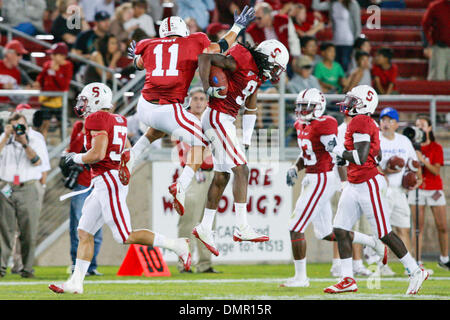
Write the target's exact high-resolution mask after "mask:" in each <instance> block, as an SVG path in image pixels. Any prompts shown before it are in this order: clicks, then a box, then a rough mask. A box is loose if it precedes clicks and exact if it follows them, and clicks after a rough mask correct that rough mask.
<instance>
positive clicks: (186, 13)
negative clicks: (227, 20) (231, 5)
mask: <svg viewBox="0 0 450 320" xmlns="http://www.w3.org/2000/svg"><path fill="white" fill-rule="evenodd" d="M177 4H178V14H177V15H178V16H179V17H181V18H182V19H187V18H193V19H195V21H197V24H198V26H199V27H200V29H201V30H206V27H208V24H209V22H210V12H211V13H212V12H213V10H214V9H215V7H216V5H215V3H214V0H177Z"/></svg>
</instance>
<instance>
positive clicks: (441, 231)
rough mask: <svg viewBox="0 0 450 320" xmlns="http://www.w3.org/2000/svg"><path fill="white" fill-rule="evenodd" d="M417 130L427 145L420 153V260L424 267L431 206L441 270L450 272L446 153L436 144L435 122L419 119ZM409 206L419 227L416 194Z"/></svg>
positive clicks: (410, 196) (424, 145) (413, 192)
mask: <svg viewBox="0 0 450 320" xmlns="http://www.w3.org/2000/svg"><path fill="white" fill-rule="evenodd" d="M416 126H417V127H419V128H420V129H422V130H423V131H424V132H425V134H426V141H425V142H424V143H421V145H420V151H416V153H417V158H418V159H419V162H420V164H421V166H422V170H423V171H422V179H423V183H422V185H420V187H419V194H418V195H419V198H418V204H419V231H420V233H419V255H418V257H416V260H417V262H418V263H419V264H422V241H423V227H424V221H425V218H424V215H425V206H429V207H430V209H431V212H432V213H433V217H434V222H435V224H436V229H437V236H438V239H439V248H440V253H441V254H440V259H439V262H438V266H440V267H442V268H444V269H446V270H450V261H449V257H448V230H447V213H446V201H445V193H444V185H443V182H442V178H441V176H440V173H441V168H442V166H444V150H443V148H442V145H441V144H439V143H438V142H436V138H435V136H434V133H433V127H432V125H431V120H430V118H429V117H426V116H419V117H418V119H417V120H416ZM408 203H409V204H410V205H411V212H412V213H413V214H412V216H413V225H416V215H415V212H416V206H415V204H416V193H415V191H410V192H409V193H408ZM412 243H413V246H416V237H415V235H413V241H412Z"/></svg>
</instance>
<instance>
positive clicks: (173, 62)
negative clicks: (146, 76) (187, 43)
mask: <svg viewBox="0 0 450 320" xmlns="http://www.w3.org/2000/svg"><path fill="white" fill-rule="evenodd" d="M167 51H169V53H170V61H169V69H167V70H163V68H162V66H163V56H165V55H163V44H162V43H160V44H158V45H157V46H156V47H155V49H153V53H154V55H155V69H153V71H152V76H154V77H163V76H178V70H177V63H178V43H174V44H172V45H171V46H170V47H169V49H168V50H167Z"/></svg>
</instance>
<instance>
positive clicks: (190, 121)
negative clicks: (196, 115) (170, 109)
mask: <svg viewBox="0 0 450 320" xmlns="http://www.w3.org/2000/svg"><path fill="white" fill-rule="evenodd" d="M178 106H179V107H180V110H181V112H180V113H181V117H182V118H183V120H184V121H186V122H187V123H189V124H190V125H191V126H193V127H194V128H195V129H197V130H199V131H200V132H201V133H202V134H203V130H202V128H201V127H200V126H199V125H198V124H196V123H195V122H194V121H192V120H189V118H187V117H186V115H185V114H184V112H183V106H182V105H181V104H179V103H178Z"/></svg>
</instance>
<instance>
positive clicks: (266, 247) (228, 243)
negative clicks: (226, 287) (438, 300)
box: [152, 161, 292, 263]
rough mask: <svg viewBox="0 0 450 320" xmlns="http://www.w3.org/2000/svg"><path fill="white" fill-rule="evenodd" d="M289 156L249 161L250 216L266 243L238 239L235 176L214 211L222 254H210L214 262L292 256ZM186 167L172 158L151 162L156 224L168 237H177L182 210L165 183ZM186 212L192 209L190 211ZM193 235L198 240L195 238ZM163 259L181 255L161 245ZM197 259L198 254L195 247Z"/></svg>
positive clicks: (253, 260)
mask: <svg viewBox="0 0 450 320" xmlns="http://www.w3.org/2000/svg"><path fill="white" fill-rule="evenodd" d="M291 165H292V164H291V163H289V162H276V163H274V162H272V163H270V162H267V163H264V162H258V163H255V164H251V163H250V164H249V172H250V173H249V188H248V202H247V210H248V222H249V224H250V225H251V226H252V227H254V228H255V229H256V230H258V231H259V232H261V233H264V234H265V235H268V236H269V238H270V240H269V241H267V242H262V243H251V242H234V241H233V231H234V229H233V228H234V223H235V213H234V206H233V194H232V181H233V175H232V176H231V178H230V181H229V183H228V186H227V188H226V189H225V192H224V194H223V196H222V199H221V200H220V203H219V208H218V211H217V214H216V229H215V231H216V236H215V240H216V245H217V247H218V250H219V256H218V257H216V256H214V255H213V256H212V260H213V262H218V263H227V262H264V261H291V260H292V253H291V245H290V237H289V230H288V221H289V217H290V215H291V213H292V188H290V187H288V186H287V185H286V181H285V180H286V176H285V175H286V171H287V170H288V168H289V167H290V166H291ZM181 170H182V168H181V167H180V166H178V165H175V164H174V163H173V162H170V161H163V162H156V161H155V162H153V169H152V172H153V174H152V177H153V179H152V183H153V188H152V189H153V194H152V200H153V201H152V203H153V208H152V209H153V212H152V222H153V230H155V231H156V232H158V233H161V234H164V235H166V236H168V237H173V238H176V237H177V224H178V219H179V215H178V214H177V212H176V211H175V210H174V209H173V208H172V196H171V195H170V194H169V191H168V189H167V187H168V186H169V185H170V184H171V183H172V181H174V179H176V178H177V177H178V176H179V174H180V173H181ZM185 214H189V212H186V213H185ZM194 241H199V240H197V239H195V238H194ZM161 252H162V253H163V257H164V260H165V261H167V262H176V261H178V258H177V256H176V255H175V254H174V253H172V252H169V251H168V250H164V249H161ZM193 259H194V260H193V262H195V261H196V254H195V253H193Z"/></svg>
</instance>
